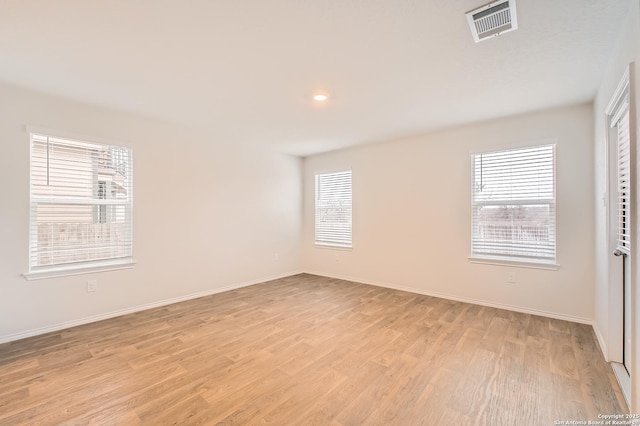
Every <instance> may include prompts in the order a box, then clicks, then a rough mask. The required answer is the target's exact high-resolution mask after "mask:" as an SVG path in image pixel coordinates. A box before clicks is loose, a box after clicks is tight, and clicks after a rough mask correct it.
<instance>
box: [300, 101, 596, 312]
mask: <svg viewBox="0 0 640 426" xmlns="http://www.w3.org/2000/svg"><path fill="white" fill-rule="evenodd" d="M592 118H593V111H592V107H591V105H590V104H585V105H579V106H573V107H567V108H561V109H554V110H547V111H543V112H538V113H533V114H527V115H522V116H516V117H511V118H505V119H501V120H496V121H491V122H486V123H480V124H473V125H468V126H464V127H458V128H454V129H451V130H446V131H442V132H439V133H433V134H428V135H423V136H419V137H414V138H409V139H403V140H399V141H395V142H388V143H384V144H379V145H373V146H366V147H359V148H353V149H348V150H343V151H337V152H331V153H327V154H321V155H315V156H311V157H308V158H306V159H305V171H304V173H305V209H304V212H305V213H304V216H305V220H304V233H303V235H304V241H303V268H304V269H305V270H306V271H309V272H313V273H318V274H322V275H328V276H336V277H342V278H350V279H354V280H357V281H361V282H365V283H377V284H381V285H387V286H391V287H396V288H405V289H408V290H411V291H416V292H421V293H426V294H434V295H441V296H445V297H450V298H454V299H460V300H469V301H475V302H480V303H485V304H490V305H494V306H502V307H507V308H511V309H515V310H521V311H527V312H538V313H545V314H547V315H551V316H556V317H560V318H567V319H572V320H576V321H583V322H590V321H591V320H592V319H593V303H594V302H593V299H594V267H593V264H594V253H593V244H594V215H593V149H592V141H593V121H592ZM550 138H551V139H556V140H557V223H558V225H557V230H558V234H557V250H558V251H557V261H558V263H559V264H560V269H559V270H557V271H548V270H537V269H523V268H513V267H505V266H493V265H486V264H476V263H471V262H470V261H469V260H468V258H467V257H468V255H469V252H470V227H471V225H470V222H471V218H470V215H471V213H470V181H471V177H470V152H473V151H478V150H490V149H493V148H508V147H514V146H520V145H527V144H536V143H538V142H540V141H547V140H548V139H550ZM348 168H351V169H352V170H353V203H354V204H353V206H354V207H353V209H354V213H353V223H354V225H353V250H352V251H338V250H331V249H325V248H316V247H314V245H313V241H314V240H313V219H314V218H313V211H314V172H317V171H331V170H341V169H348ZM508 271H515V274H516V283H515V284H508V283H507V272H508Z"/></svg>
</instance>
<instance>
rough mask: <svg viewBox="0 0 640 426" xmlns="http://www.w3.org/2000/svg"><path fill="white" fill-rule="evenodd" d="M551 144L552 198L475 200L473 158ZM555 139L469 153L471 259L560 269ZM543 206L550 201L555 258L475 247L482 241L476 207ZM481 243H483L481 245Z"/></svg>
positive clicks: (505, 264) (535, 267)
mask: <svg viewBox="0 0 640 426" xmlns="http://www.w3.org/2000/svg"><path fill="white" fill-rule="evenodd" d="M545 146H549V147H551V148H552V150H553V154H552V156H553V165H552V173H553V200H537V199H533V198H532V199H527V200H520V201H518V200H508V199H498V200H495V201H494V202H491V201H487V200H485V201H476V199H475V190H476V189H475V185H476V179H475V163H474V160H475V158H476V156H480V155H483V154H484V155H486V154H496V153H501V152H514V151H515V152H517V151H520V150H527V149H532V148H538V147H545ZM556 148H557V147H556V141H555V140H546V141H538V143H535V144H528V145H521V146H520V145H519V146H512V147H496V148H495V149H490V150H486V151H482V152H472V153H471V155H470V160H471V161H470V163H471V167H470V169H471V182H470V188H471V191H470V192H471V196H470V201H471V229H470V255H469V260H470V261H471V262H473V263H484V264H492V265H504V266H514V267H525V268H534V269H549V270H556V269H558V268H559V265H558V264H557V263H556V262H557V244H558V241H557V229H556V227H557V210H556V208H557V196H556V192H557V181H556V177H557V173H556V165H557V155H556ZM532 204H534V205H544V204H548V205H549V208H550V211H551V215H552V217H551V219H552V221H553V225H552V227H551V230H550V233H551V237H552V239H553V256H552V258H546V259H545V258H536V257H533V256H521V255H516V254H510V253H509V252H508V251H506V250H505V252H503V253H492V254H489V253H482V252H481V251H476V250H474V246H475V245H476V244H475V243H476V242H477V241H481V240H479V239H478V238H479V237H478V236H477V235H476V232H479V231H478V229H477V227H476V222H475V221H476V220H477V209H478V207H481V206H488V205H491V206H501V205H512V206H518V205H532ZM478 245H481V244H478Z"/></svg>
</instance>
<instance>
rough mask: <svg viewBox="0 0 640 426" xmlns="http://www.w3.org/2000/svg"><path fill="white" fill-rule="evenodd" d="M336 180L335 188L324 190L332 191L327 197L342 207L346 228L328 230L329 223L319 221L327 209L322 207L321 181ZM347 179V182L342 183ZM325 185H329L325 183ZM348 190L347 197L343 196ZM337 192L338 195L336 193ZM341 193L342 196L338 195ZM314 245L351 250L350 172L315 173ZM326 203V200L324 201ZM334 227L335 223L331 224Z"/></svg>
mask: <svg viewBox="0 0 640 426" xmlns="http://www.w3.org/2000/svg"><path fill="white" fill-rule="evenodd" d="M323 179H337V181H336V182H335V184H336V185H338V186H337V187H331V186H329V187H328V188H325V190H327V191H333V192H334V193H333V194H330V195H329V197H330V199H331V201H334V202H335V203H338V204H340V205H344V206H345V209H346V212H344V213H343V214H348V218H347V219H346V220H347V221H346V223H347V224H348V226H342V227H341V228H342V229H333V230H332V229H330V228H331V223H330V222H329V223H328V224H322V223H321V221H320V220H319V219H320V217H321V216H322V215H323V210H327V209H328V208H327V207H323V206H322V200H321V199H322V198H323V196H322V188H321V185H322V180H323ZM344 179H348V182H344ZM327 185H331V184H330V183H327ZM347 188H348V195H345V194H344V191H346V190H347ZM336 192H338V193H336ZM340 192H343V194H342V195H340V194H339V193H340ZM314 200H315V201H314V244H315V246H316V247H321V248H333V249H343V250H351V249H352V248H353V173H352V171H351V170H341V171H334V172H317V173H315V191H314ZM325 201H326V200H325ZM333 225H334V226H335V225H336V223H334V224H333Z"/></svg>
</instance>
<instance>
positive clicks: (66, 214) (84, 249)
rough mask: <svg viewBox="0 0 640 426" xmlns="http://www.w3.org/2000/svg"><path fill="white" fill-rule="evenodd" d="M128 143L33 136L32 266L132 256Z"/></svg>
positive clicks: (130, 163) (35, 269)
mask: <svg viewBox="0 0 640 426" xmlns="http://www.w3.org/2000/svg"><path fill="white" fill-rule="evenodd" d="M132 171H133V169H132V155H131V151H130V150H129V149H127V148H122V147H116V146H106V145H96V144H92V143H86V142H79V141H74V140H67V139H62V138H56V137H51V136H47V135H40V134H32V135H31V188H30V189H31V191H30V193H31V194H30V205H31V207H30V243H29V266H30V271H32V272H33V271H37V270H39V269H42V268H45V267H52V266H56V265H65V266H70V267H72V266H73V265H74V264H78V265H85V264H86V263H88V262H89V263H91V262H95V261H103V260H112V259H120V258H128V257H131V255H132V234H133V229H132V200H133V199H132V197H133V180H132Z"/></svg>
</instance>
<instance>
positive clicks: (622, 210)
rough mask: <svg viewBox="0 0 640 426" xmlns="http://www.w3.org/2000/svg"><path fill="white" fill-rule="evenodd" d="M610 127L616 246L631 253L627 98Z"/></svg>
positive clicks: (619, 107)
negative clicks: (613, 151) (613, 132)
mask: <svg viewBox="0 0 640 426" xmlns="http://www.w3.org/2000/svg"><path fill="white" fill-rule="evenodd" d="M611 126H612V127H614V128H615V129H616V133H617V136H618V143H617V157H618V158H617V166H618V167H617V168H618V170H617V187H618V188H617V189H618V190H617V199H618V226H617V237H616V246H617V249H618V250H620V251H622V252H623V253H626V254H629V253H630V252H631V245H630V240H631V233H630V227H629V220H630V216H629V215H630V209H629V205H630V199H629V197H630V195H631V169H630V167H631V145H630V138H629V104H628V101H627V98H626V97H625V99H624V101H623V102H622V103H621V104H620V105H618V107H617V109H616V111H615V112H614V114H613V118H612V120H611Z"/></svg>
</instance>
